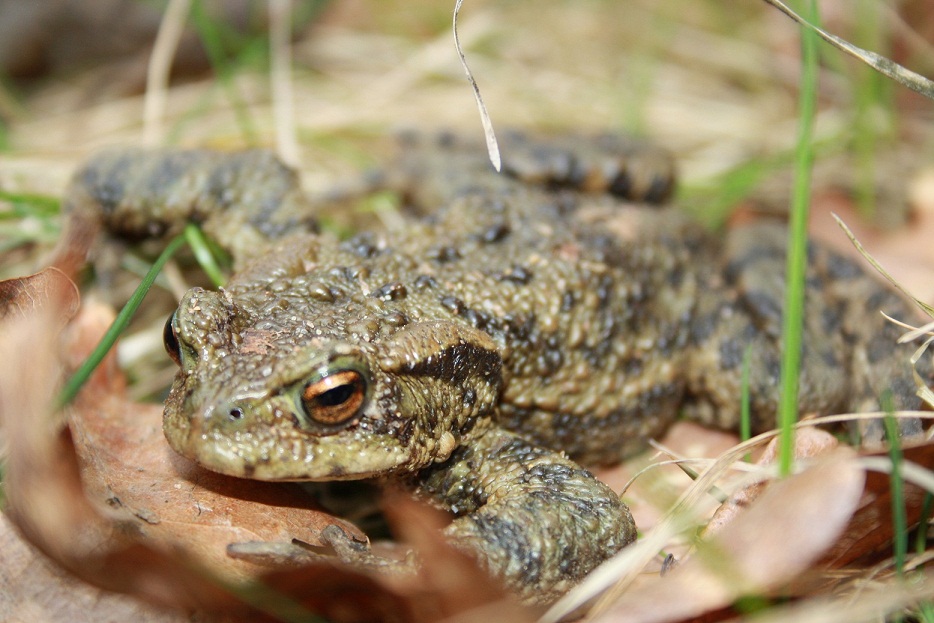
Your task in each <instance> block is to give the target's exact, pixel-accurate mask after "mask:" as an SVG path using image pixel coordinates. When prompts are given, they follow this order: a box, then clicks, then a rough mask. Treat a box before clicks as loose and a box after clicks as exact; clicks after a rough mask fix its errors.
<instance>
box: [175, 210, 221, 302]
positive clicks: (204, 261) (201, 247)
mask: <svg viewBox="0 0 934 623" xmlns="http://www.w3.org/2000/svg"><path fill="white" fill-rule="evenodd" d="M184 236H185V240H186V241H187V242H188V246H189V247H191V251H192V253H194V254H195V260H197V261H198V265H200V266H201V269H202V270H204V272H205V273H206V274H207V276H208V278H209V279H210V280H211V283H213V284H214V285H215V286H216V287H218V288H220V287H221V286H223V285H224V283H225V282H226V281H227V279H226V278H225V277H224V272H223V271H222V270H221V267H220V266H219V265H218V264H217V260H215V259H214V253H212V252H211V246H210V245H209V244H208V241H207V239H206V238H205V237H204V234H203V233H202V232H201V229H199V228H198V226H197V225H194V224H192V223H189V224H188V225H186V226H185V231H184Z"/></svg>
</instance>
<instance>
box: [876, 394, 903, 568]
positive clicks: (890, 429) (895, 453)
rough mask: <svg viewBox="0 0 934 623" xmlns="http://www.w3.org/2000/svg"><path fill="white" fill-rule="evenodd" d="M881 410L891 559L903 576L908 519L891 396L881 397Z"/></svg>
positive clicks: (899, 448) (900, 450)
mask: <svg viewBox="0 0 934 623" xmlns="http://www.w3.org/2000/svg"><path fill="white" fill-rule="evenodd" d="M882 403H883V409H884V411H885V412H886V416H885V420H884V421H883V423H884V424H885V435H886V437H888V441H889V459H890V460H891V461H892V471H891V473H890V474H889V489H890V490H891V492H892V534H893V537H892V550H893V552H892V557H893V558H894V560H895V573H896V574H897V575H898V576H899V577H902V576H904V574H905V559H906V557H907V556H908V518H907V515H906V513H905V488H904V482H903V481H902V461H903V457H902V447H901V443H900V442H899V437H898V423H897V422H896V420H895V418H894V417H893V416H892V410H893V409H892V396H891V395H887V396H883V400H882Z"/></svg>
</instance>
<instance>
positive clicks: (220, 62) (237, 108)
mask: <svg viewBox="0 0 934 623" xmlns="http://www.w3.org/2000/svg"><path fill="white" fill-rule="evenodd" d="M191 20H192V23H193V24H194V26H195V30H197V31H198V36H199V37H200V38H201V42H202V43H203V44H204V48H205V50H206V51H207V54H208V59H209V60H210V62H211V67H213V69H214V72H215V74H216V75H217V79H218V81H219V82H220V84H221V87H222V88H223V89H224V91H225V92H226V94H227V97H228V98H230V102H231V104H232V106H233V111H234V114H235V116H236V118H237V125H238V126H239V128H240V131H241V133H242V134H243V138H244V140H245V141H246V143H247V144H249V145H255V144H257V143H258V142H259V132H258V131H257V129H256V124H255V123H254V122H253V119H252V117H251V116H250V113H249V110H248V106H247V105H246V102H245V101H244V100H243V98H242V97H241V96H240V93H239V92H238V91H237V85H236V84H235V82H234V79H233V78H234V74H235V73H236V63H235V62H233V61H232V60H231V59H230V58H229V57H228V53H227V50H226V45H225V43H224V33H223V29H222V25H221V24H219V23H218V22H217V21H216V20H215V19H214V18H213V17H212V16H211V15H210V14H209V13H208V11H207V9H205V7H204V3H203V2H201V1H199V0H195V2H193V3H192V5H191Z"/></svg>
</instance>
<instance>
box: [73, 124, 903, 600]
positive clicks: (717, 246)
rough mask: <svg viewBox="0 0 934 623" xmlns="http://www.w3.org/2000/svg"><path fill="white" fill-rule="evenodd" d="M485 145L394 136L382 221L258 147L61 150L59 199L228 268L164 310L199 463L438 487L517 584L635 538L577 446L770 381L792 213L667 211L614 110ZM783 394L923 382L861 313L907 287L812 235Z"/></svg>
mask: <svg viewBox="0 0 934 623" xmlns="http://www.w3.org/2000/svg"><path fill="white" fill-rule="evenodd" d="M503 154H504V166H505V171H504V173H502V174H497V173H494V172H493V171H492V169H491V168H490V165H489V163H488V162H487V161H486V158H485V152H484V150H483V149H482V147H481V146H479V145H475V144H472V143H470V142H465V141H462V140H460V139H457V138H456V137H452V136H449V135H441V136H437V137H432V138H424V137H422V138H419V137H411V136H410V137H407V138H405V139H403V140H402V150H401V155H400V161H399V163H398V164H397V166H395V167H394V168H393V169H392V170H391V172H390V173H387V174H386V175H385V177H384V180H383V182H384V183H385V184H386V185H387V186H390V187H392V188H395V189H396V190H398V192H399V193H400V196H401V197H402V198H403V199H404V203H405V207H404V210H403V212H402V218H401V221H400V223H398V224H396V225H395V226H386V227H374V228H372V229H371V230H370V231H363V232H361V233H359V234H358V235H356V236H354V237H351V238H349V239H346V240H339V239H337V238H336V237H335V236H333V235H330V234H327V233H319V232H318V231H317V228H316V225H315V206H314V205H311V202H310V201H309V200H308V198H307V197H306V195H305V194H304V193H303V192H302V191H301V189H300V186H299V183H298V179H297V176H296V174H295V173H294V172H293V171H292V170H291V169H289V168H287V167H286V166H284V165H283V164H281V163H280V162H279V161H278V160H276V159H275V158H274V157H273V156H272V155H270V154H269V153H268V152H265V151H247V152H240V153H230V154H221V153H216V152H210V151H203V150H188V151H180V150H174V151H173V150H164V151H142V150H138V151H134V150H118V151H111V152H105V153H103V154H100V155H98V156H97V157H95V158H94V159H92V160H91V161H90V162H89V163H87V164H86V165H85V166H84V167H83V168H82V169H81V170H80V171H79V172H78V173H77V174H76V176H75V179H74V183H73V185H72V189H71V191H70V194H69V205H70V208H71V210H72V214H73V217H74V218H76V219H92V220H99V221H102V222H103V223H104V224H105V226H106V227H107V229H109V230H110V231H112V232H116V233H119V234H121V235H124V236H129V237H151V236H156V235H163V234H168V233H174V232H177V231H179V229H180V227H181V226H183V225H184V223H185V222H187V221H195V222H199V223H201V225H202V227H203V228H204V230H205V231H206V232H207V233H208V234H209V235H211V236H212V237H213V238H214V239H215V240H216V241H217V242H218V243H220V244H221V245H222V246H223V247H225V248H226V249H228V250H229V251H230V253H231V255H232V257H233V258H234V264H235V268H236V271H235V275H234V276H233V277H232V278H231V279H230V281H229V283H228V284H227V285H226V286H224V287H223V288H219V289H217V290H208V289H201V288H195V289H192V290H190V291H189V292H188V293H187V294H185V296H184V297H183V298H182V300H181V301H180V303H179V305H178V308H177V310H176V311H175V313H174V314H173V315H172V317H171V318H170V319H169V321H168V323H167V324H166V328H165V344H166V348H167V350H168V352H169V354H170V355H171V356H172V358H173V359H174V360H175V362H176V363H177V364H178V366H179V372H178V374H177V376H176V378H175V381H174V384H173V386H172V389H171V392H170V394H169V396H168V399H167V400H166V403H165V417H164V430H165V436H166V438H167V439H168V441H169V443H170V444H171V446H172V447H173V448H174V449H175V450H176V451H177V452H179V453H181V454H182V455H184V456H186V457H188V458H190V459H191V460H193V461H196V462H197V463H199V464H200V465H202V466H204V467H206V468H208V469H210V470H215V471H217V472H221V473H224V474H229V475H231V476H237V477H242V478H253V479H261V480H270V481H334V480H358V479H377V480H380V481H384V482H385V481H391V482H393V483H396V484H397V485H399V486H402V487H404V488H406V489H408V490H410V491H411V492H412V494H413V495H415V496H416V497H417V498H419V499H422V500H426V501H429V502H430V503H432V504H434V505H436V506H438V507H440V508H443V509H445V510H447V511H449V512H450V513H451V515H452V516H453V520H452V521H451V523H450V524H449V525H448V526H447V527H446V528H445V533H446V535H447V537H448V538H449V539H450V541H451V542H452V543H454V544H455V545H456V546H458V547H460V548H463V549H465V550H467V551H469V552H471V553H472V554H473V555H475V556H476V558H477V559H478V560H479V561H480V563H481V564H482V565H483V566H484V567H485V568H486V569H487V570H489V572H490V573H491V574H493V575H494V576H497V577H499V578H502V579H503V580H504V581H505V582H506V583H507V584H509V585H510V587H511V588H512V589H513V590H514V591H515V592H516V593H518V594H519V595H520V596H522V597H523V598H525V599H528V600H534V601H543V602H547V601H552V600H554V599H555V598H557V597H558V596H560V595H561V594H562V593H563V592H565V591H566V590H567V589H568V588H569V587H571V586H573V585H574V584H575V583H577V582H578V581H580V580H581V578H583V577H584V576H585V575H586V574H587V573H588V572H589V571H591V570H592V569H593V568H594V567H596V566H597V565H598V564H600V563H601V562H602V561H604V560H606V559H607V558H608V557H610V556H611V555H613V554H614V553H616V552H617V551H619V550H620V549H621V548H623V547H624V546H626V545H627V544H628V543H630V542H632V541H633V540H634V539H635V537H636V527H635V525H634V523H633V520H632V517H631V515H630V513H629V510H628V509H627V507H626V505H625V504H624V503H623V502H622V501H621V500H620V499H619V497H618V496H617V494H616V493H614V492H613V491H612V490H611V489H610V488H609V487H607V486H606V485H605V484H603V483H601V482H600V481H599V480H597V479H596V478H595V477H594V476H593V475H592V474H591V473H590V472H589V471H587V469H586V468H585V467H584V466H592V465H600V464H607V463H613V462H616V461H619V460H620V459H621V458H622V457H625V456H628V455H630V454H632V453H633V452H636V451H638V450H639V449H641V448H642V447H644V444H645V442H646V440H647V439H649V438H651V437H654V436H657V435H659V434H660V433H662V432H663V431H664V430H665V428H666V427H667V426H669V425H670V424H671V423H672V422H673V421H674V420H675V419H677V418H678V417H682V416H683V417H689V418H692V419H695V420H699V421H701V422H705V423H708V424H712V425H715V426H720V427H731V426H735V425H736V423H737V421H738V419H739V413H740V395H741V386H742V381H741V378H742V368H743V360H744V357H745V356H746V353H748V360H749V365H750V380H749V391H750V395H751V407H752V421H753V427H754V428H755V429H758V430H762V429H767V428H771V427H772V426H773V424H774V418H775V413H776V409H777V403H778V399H779V395H778V394H779V386H778V380H779V367H780V349H781V344H780V331H781V318H782V292H783V274H784V259H783V258H784V240H785V234H784V230H783V228H782V227H780V226H775V225H771V224H758V225H753V226H749V227H744V228H739V229H736V230H734V231H731V232H729V233H728V234H727V235H726V239H725V240H724V239H722V238H717V237H715V236H713V235H711V234H709V233H708V232H707V231H705V230H704V229H703V228H701V227H699V226H698V225H696V224H694V223H693V222H691V221H690V220H689V219H687V218H685V217H684V216H683V215H681V214H680V213H679V212H678V211H677V210H674V209H671V208H664V207H659V206H658V205H657V204H659V203H661V202H664V200H666V199H667V198H668V196H669V195H670V192H671V188H672V184H673V167H672V164H671V161H670V159H669V158H668V156H667V155H666V154H665V153H663V152H661V151H659V150H657V149H655V148H652V147H650V146H647V145H643V144H640V143H637V142H634V141H631V140H627V139H623V138H620V137H614V136H600V137H594V138H591V139H589V140H582V139H580V138H574V137H555V138H550V139H532V138H528V137H526V136H523V135H521V134H513V135H510V136H509V137H507V138H506V140H505V141H504V142H503ZM809 264H810V268H809V273H808V285H807V315H806V321H805V327H804V335H805V338H804V346H803V350H802V353H801V354H802V369H801V377H800V381H801V385H800V397H799V408H800V410H801V411H802V412H818V413H824V414H830V413H838V412H847V411H861V410H877V409H878V408H879V396H880V395H881V394H882V393H883V392H887V391H889V392H891V395H892V396H893V399H894V403H895V405H896V406H897V407H911V406H914V405H915V404H916V402H917V401H916V398H915V387H914V383H913V381H912V373H911V369H910V364H909V362H908V354H907V353H905V352H903V351H901V350H899V349H898V348H897V347H896V346H895V345H894V344H895V339H896V337H897V333H898V331H897V329H896V328H894V327H892V326H891V325H889V324H888V323H887V322H886V321H885V320H884V319H883V318H882V317H881V316H880V314H879V311H880V310H885V311H887V312H888V313H890V314H893V315H896V316H898V315H902V316H904V315H905V314H906V306H905V304H904V303H903V302H902V300H901V299H900V298H899V297H898V296H896V295H895V294H894V293H892V292H890V291H889V290H887V289H885V288H884V287H881V286H880V285H879V284H878V283H877V282H876V281H875V280H873V279H871V278H870V277H868V276H867V275H866V274H865V272H864V271H863V270H862V269H861V268H860V267H859V266H858V265H857V264H855V263H854V262H852V261H850V260H849V259H846V258H844V257H843V256H841V255H839V254H837V253H835V252H833V251H831V250H829V249H827V248H823V247H820V246H817V245H812V246H811V249H810V261H809Z"/></svg>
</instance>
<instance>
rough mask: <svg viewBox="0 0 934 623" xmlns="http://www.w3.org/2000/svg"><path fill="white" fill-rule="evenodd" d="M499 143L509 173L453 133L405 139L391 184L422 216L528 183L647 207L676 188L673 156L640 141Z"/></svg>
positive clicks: (514, 136) (506, 136) (516, 135)
mask: <svg viewBox="0 0 934 623" xmlns="http://www.w3.org/2000/svg"><path fill="white" fill-rule="evenodd" d="M499 143H500V152H501V154H502V158H503V169H502V173H496V172H495V171H494V170H493V167H492V165H491V164H490V161H489V158H488V156H487V152H486V148H485V147H484V146H483V145H482V144H481V143H480V142H479V141H476V140H469V139H464V138H462V137H458V136H455V135H452V134H449V133H441V134H436V135H433V136H426V135H421V134H417V133H414V134H405V135H403V136H402V137H401V140H400V145H399V146H400V155H399V158H398V162H397V166H396V167H395V168H394V169H393V170H391V171H389V172H387V180H386V181H387V182H388V183H387V185H388V186H391V187H394V188H395V189H397V190H399V191H400V193H401V194H402V195H403V196H404V197H405V198H406V199H407V200H408V203H409V204H410V205H411V206H412V207H413V208H415V209H416V211H418V212H434V211H436V210H437V209H438V208H440V207H443V206H446V205H449V204H450V203H452V202H454V201H456V200H457V199H459V198H461V197H463V196H465V195H468V194H476V193H482V194H485V195H486V196H489V197H495V196H497V195H500V196H505V195H508V194H510V193H514V192H515V191H516V189H517V188H521V187H523V186H529V187H533V188H539V189H545V190H553V191H562V190H564V191H574V192H584V193H600V194H610V195H613V196H615V197H617V198H619V199H623V200H627V201H638V202H646V203H662V202H664V201H666V200H667V199H668V198H669V197H670V196H671V193H672V190H673V189H674V184H675V167H674V161H673V159H672V157H671V155H670V154H669V153H668V152H666V151H665V150H663V149H660V148H658V147H655V146H653V145H651V144H650V143H647V142H645V141H640V140H638V139H634V138H630V137H625V136H621V135H616V134H601V135H597V136H581V135H572V134H568V135H560V136H550V137H544V136H537V135H531V136H530V135H526V134H524V133H521V132H517V131H511V132H510V131H507V132H504V133H503V134H501V135H500V137H499Z"/></svg>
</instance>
